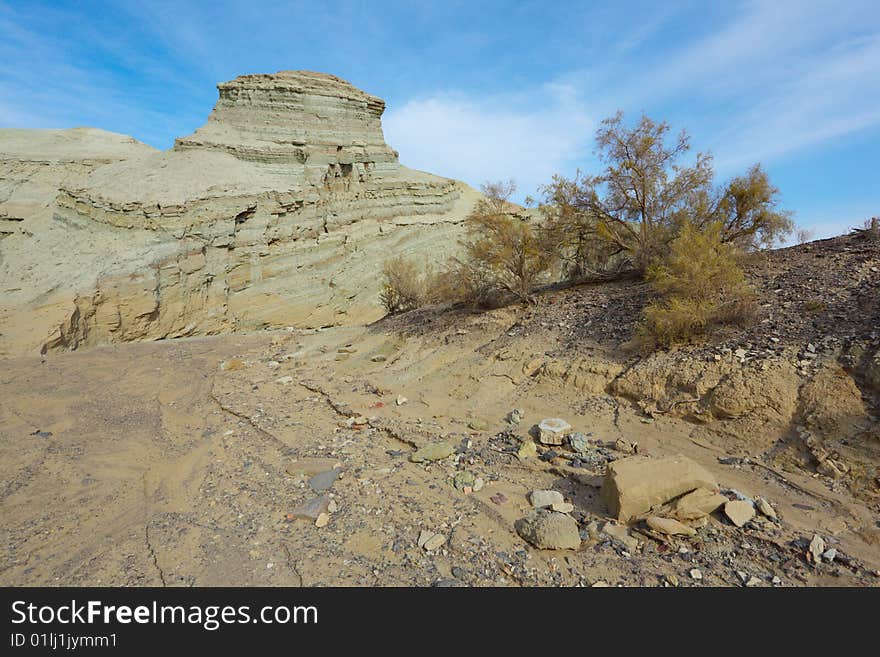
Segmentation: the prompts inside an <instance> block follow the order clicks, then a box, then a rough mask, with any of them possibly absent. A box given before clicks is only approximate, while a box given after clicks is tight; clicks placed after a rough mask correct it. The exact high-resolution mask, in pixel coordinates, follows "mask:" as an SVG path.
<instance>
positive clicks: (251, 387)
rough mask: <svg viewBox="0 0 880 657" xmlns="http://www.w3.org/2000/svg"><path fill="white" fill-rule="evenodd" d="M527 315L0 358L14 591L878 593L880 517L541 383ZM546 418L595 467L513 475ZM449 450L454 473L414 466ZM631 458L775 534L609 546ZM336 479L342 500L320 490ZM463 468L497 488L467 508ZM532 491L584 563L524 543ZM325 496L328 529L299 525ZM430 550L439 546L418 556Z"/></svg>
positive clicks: (2, 577) (6, 536)
mask: <svg viewBox="0 0 880 657" xmlns="http://www.w3.org/2000/svg"><path fill="white" fill-rule="evenodd" d="M518 312H520V311H518V310H517V309H502V310H499V311H494V312H492V313H486V314H484V315H480V316H478V317H471V318H466V319H464V320H462V321H461V322H460V323H459V324H458V325H453V326H448V327H446V328H444V329H442V330H440V331H439V332H438V333H437V334H434V335H421V336H418V335H415V336H414V335H408V336H407V335H404V334H402V333H400V332H394V331H392V330H389V329H383V328H381V327H379V328H377V327H355V328H334V329H328V330H324V331H318V332H272V333H268V332H267V333H259V334H252V335H244V336H243V335H231V336H220V337H206V338H190V339H182V340H175V341H161V342H151V343H138V344H121V345H113V346H106V347H98V348H94V349H91V350H86V351H81V352H72V353H61V354H50V355H48V356H46V357H44V358H43V359H41V358H39V357H32V358H30V357H29V358H14V359H7V360H5V361H4V362H3V364H2V375H0V474H2V477H0V480H2V488H0V510H2V517H3V529H2V538H0V584H3V585H136V586H138V585H151V586H162V585H166V586H191V585H201V586H211V585H270V586H333V585H336V586H351V585H360V586H364V585H366V586H375V585H380V586H394V585H417V586H428V585H438V584H439V585H455V584H464V585H474V586H481V585H502V586H504V585H512V586H518V585H542V586H547V585H595V584H597V583H598V584H602V583H605V584H610V585H617V584H622V585H648V586H658V585H681V586H691V585H699V586H707V585H716V586H717V585H731V586H742V585H743V583H744V582H745V581H747V580H748V581H749V582H751V584H750V585H754V584H756V583H757V584H760V585H766V586H772V585H776V586H803V585H857V586H864V585H871V586H873V585H877V584H878V583H880V577H878V575H877V574H878V570H877V569H878V568H880V547H878V546H880V540H878V531H877V529H876V508H874V507H873V506H872V504H873V503H872V502H871V501H870V500H867V501H866V500H863V499H855V498H854V497H853V496H852V495H851V494H850V493H849V491H848V490H847V489H846V488H844V487H840V486H834V485H833V484H829V483H828V482H827V481H825V480H823V479H817V478H815V477H811V476H810V475H809V473H806V472H796V471H791V472H789V471H785V472H782V471H780V470H778V469H776V468H775V467H773V466H772V464H767V463H764V462H763V461H762V458H761V455H753V456H752V457H751V458H736V459H726V460H725V462H726V463H727V464H723V463H722V462H720V461H719V458H724V457H726V456H729V454H731V453H741V451H737V450H733V451H731V449H730V447H731V446H730V444H729V440H730V438H729V436H725V435H724V434H723V432H717V431H715V430H713V428H712V427H711V426H704V425H701V424H695V423H693V422H687V421H685V420H684V419H682V418H678V417H672V416H658V417H656V418H655V419H654V420H652V421H650V422H647V423H646V421H645V417H644V415H643V414H642V413H641V412H639V410H638V408H637V407H636V405H635V404H633V403H630V402H627V401H625V400H623V399H621V398H617V397H613V396H610V395H608V394H606V393H605V392H599V393H597V394H585V393H584V392H583V391H582V390H578V389H572V388H570V387H566V386H564V385H562V384H561V383H560V382H559V381H558V380H555V379H552V378H549V379H544V378H542V377H536V376H529V366H528V362H529V361H530V360H531V359H533V358H534V356H535V354H541V353H542V352H543V350H544V349H547V348H550V346H551V344H552V343H554V340H555V339H556V338H554V337H553V336H552V335H550V334H547V335H540V334H532V335H530V336H529V337H528V339H527V341H525V339H523V341H522V342H521V343H520V344H517V343H516V341H515V340H513V341H511V340H510V339H509V337H508V336H509V334H508V333H507V329H508V327H510V326H511V325H512V324H514V323H515V322H516V321H517V316H516V313H518ZM499 337H504V340H503V341H500V340H497V338H499ZM502 343H503V345H504V346H503V347H500V346H496V344H502ZM596 348H597V349H600V347H598V346H597V347H596ZM401 397H402V398H405V399H402V398H401ZM399 398H400V399H399ZM398 402H401V403H398ZM512 408H520V409H522V410H523V412H524V419H523V421H522V423H521V425H519V426H518V427H513V426H508V424H507V422H506V419H505V417H506V415H507V414H508V412H509V411H510V410H511V409H512ZM545 417H562V418H566V419H567V420H568V421H569V422H570V423H571V424H572V425H573V427H574V429H576V430H578V431H582V432H585V433H587V432H591V433H592V436H591V438H592V439H594V440H598V441H602V443H603V444H604V445H606V446H607V447H602V448H601V449H599V448H597V450H596V454H597V460H596V461H595V462H591V463H583V462H581V463H579V464H576V465H572V464H571V462H570V461H569V460H568V459H566V458H557V459H550V460H542V459H541V458H531V459H526V460H520V459H518V458H517V456H516V455H515V452H516V450H517V446H518V440H517V439H516V437H515V435H516V434H525V432H526V431H527V429H528V427H530V426H531V425H533V424H535V423H537V422H539V421H540V420H541V419H543V418H545ZM441 439H444V440H450V441H452V442H453V443H455V445H457V446H458V449H457V452H458V453H457V454H456V455H454V456H453V457H450V458H447V459H444V460H442V461H438V462H434V463H413V462H411V461H410V460H409V458H408V457H409V455H410V454H411V453H412V451H413V450H414V449H415V448H418V447H423V446H425V445H428V444H432V443H435V442H438V441H439V440H441ZM618 439H623V440H624V441H631V442H638V443H639V451H640V452H641V453H646V454H649V455H652V456H663V455H668V454H684V455H686V456H689V457H691V458H693V459H695V460H697V461H699V462H700V463H701V464H703V465H704V466H706V467H707V468H708V469H709V470H710V471H711V472H712V473H713V474H714V475H715V476H716V477H717V479H718V481H719V483H720V484H721V486H722V487H723V488H730V489H736V490H738V491H742V492H744V493H746V494H748V495H751V496H756V495H761V496H763V497H765V498H766V499H768V500H770V501H771V502H772V503H773V505H774V506H775V507H776V509H777V511H778V513H779V515H780V518H781V520H780V522H778V523H776V522H771V521H769V520H766V519H764V520H762V519H761V518H760V517H759V518H757V519H755V520H754V521H753V522H751V523H749V524H748V525H746V526H745V527H743V528H736V527H734V526H733V525H732V524H730V523H729V522H727V521H726V520H725V519H723V518H721V517H717V514H716V516H712V517H711V519H710V521H709V523H708V525H706V526H705V527H702V528H701V529H700V530H699V532H698V534H697V535H696V536H694V537H663V536H659V535H652V534H651V533H650V532H646V531H643V530H640V529H639V528H638V527H634V528H632V529H631V530H630V536H629V537H628V539H627V540H626V541H624V542H621V541H619V540H617V539H613V538H611V537H610V536H608V535H606V534H603V533H602V532H601V531H600V530H599V528H601V527H602V525H603V524H604V523H605V522H606V521H607V520H608V518H607V511H606V509H605V508H604V506H603V504H602V502H601V501H600V496H599V486H600V484H601V476H602V473H603V470H604V465H605V461H606V460H607V459H608V458H616V457H618V456H622V455H620V454H616V453H615V450H614V449H613V448H612V447H610V445H611V444H613V443H614V442H615V441H617V440H618ZM544 457H545V458H546V457H547V455H546V453H545V454H544ZM603 459H604V460H603ZM334 468H338V478H336V479H335V481H332V476H330V477H329V479H330V480H331V481H329V482H328V481H323V482H321V483H320V485H318V484H316V480H315V479H310V477H312V476H313V475H314V474H316V473H324V472H327V471H328V470H331V469H334ZM461 471H467V472H470V473H473V474H474V475H475V476H476V477H479V478H480V479H482V480H483V483H484V485H483V486H482V488H480V489H479V490H476V491H474V490H470V489H468V490H460V489H459V488H456V486H455V485H454V483H453V478H454V476H455V475H456V473H458V472H461ZM319 478H320V477H319ZM324 479H327V478H326V477H324ZM328 485H329V488H326V487H327V486H328ZM313 487H315V488H319V489H320V488H324V489H325V490H318V491H316V490H313ZM478 488H479V487H478ZM536 489H556V490H558V491H560V492H562V493H563V494H564V495H565V497H566V498H567V499H569V500H570V501H571V502H572V503H573V504H574V507H575V509H574V511H573V512H572V515H573V516H574V517H575V519H576V520H578V522H579V525H580V527H581V530H582V531H581V533H582V536H583V537H584V540H583V542H582V543H581V547H580V549H578V550H559V551H550V550H538V549H535V548H533V547H531V546H530V545H529V544H527V543H526V542H524V541H523V540H522V539H521V538H520V537H519V536H518V535H517V533H516V532H515V531H514V523H515V522H516V520H517V519H519V518H521V517H523V516H524V515H525V514H526V513H527V512H528V510H529V508H530V505H529V502H528V497H527V496H528V493H529V492H530V491H532V490H536ZM319 495H326V498H325V501H332V505H331V506H330V509H329V510H328V511H332V512H328V513H327V515H325V516H323V517H322V518H321V520H319V521H318V522H317V523H316V522H315V521H314V520H313V519H311V520H310V519H300V518H297V517H296V516H297V515H298V512H297V509H300V508H301V507H302V506H303V505H304V504H305V503H307V502H309V501H310V500H314V499H315V498H316V497H318V496H319ZM322 508H326V507H322ZM319 525H320V526H319ZM815 533H819V534H821V535H822V536H823V537H824V538H825V540H826V541H827V542H828V544H829V546H833V547H835V548H836V549H837V550H838V554H839V555H840V556H839V557H838V558H837V559H836V560H835V561H833V562H832V563H820V564H818V565H815V564H811V563H808V561H807V560H806V559H805V558H804V555H805V551H806V545H805V543H804V541H805V540H806V542H807V543H808V542H809V540H810V539H811V537H812V536H813V535H814V534H815ZM435 534H439V535H441V536H442V539H445V540H442V543H441V544H440V545H439V546H435V545H436V543H437V542H440V541H441V539H436V540H435V541H433V542H432V543H431V544H430V546H431V547H432V548H433V549H430V550H426V549H425V546H424V545H422V546H420V543H424V540H425V537H427V536H430V535H435ZM420 538H421V540H420ZM693 570H699V572H700V576H701V578H700V579H696V578H694V577H693V575H692V574H691V573H692V571H693Z"/></svg>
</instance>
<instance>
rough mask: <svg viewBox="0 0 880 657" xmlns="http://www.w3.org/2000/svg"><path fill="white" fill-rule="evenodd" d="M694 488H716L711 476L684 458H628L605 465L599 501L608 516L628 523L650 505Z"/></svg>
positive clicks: (650, 506)
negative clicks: (601, 501) (605, 507)
mask: <svg viewBox="0 0 880 657" xmlns="http://www.w3.org/2000/svg"><path fill="white" fill-rule="evenodd" d="M697 488H708V489H714V488H717V484H716V483H715V479H714V477H712V475H711V474H709V472H708V471H707V470H706V469H705V468H703V467H702V466H701V465H699V464H698V463H696V462H695V461H692V460H691V459H689V458H687V457H685V456H675V457H668V458H660V459H655V458H649V457H646V456H632V457H629V458H626V459H621V460H619V461H614V462H612V463H610V464H609V465H608V470H607V472H606V474H605V480H604V482H603V484H602V498H603V499H604V501H605V503H606V505H607V506H608V509H609V511H610V513H611V515H612V516H614V517H616V518H617V519H618V520H620V521H622V522H628V521H630V520H632V519H634V518H636V517H639V516H642V515H644V514H646V513H647V512H648V511H650V509H651V508H652V507H654V506H658V505H661V504H665V503H666V502H668V501H670V500H671V499H673V498H676V497H678V496H679V495H682V494H684V493H688V492H690V491H693V490H695V489H697Z"/></svg>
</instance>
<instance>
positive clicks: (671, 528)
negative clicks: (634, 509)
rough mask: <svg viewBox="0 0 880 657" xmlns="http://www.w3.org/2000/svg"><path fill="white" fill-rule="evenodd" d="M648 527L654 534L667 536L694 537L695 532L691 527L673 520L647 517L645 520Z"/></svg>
mask: <svg viewBox="0 0 880 657" xmlns="http://www.w3.org/2000/svg"><path fill="white" fill-rule="evenodd" d="M647 523H648V527H650V528H651V529H653V530H654V531H655V532H660V533H661V534H668V535H670V536H678V535H681V536H694V535H695V534H696V533H697V532H696V530H695V529H693V528H692V527H688V526H687V525H685V524H683V523H680V522H679V521H678V520H675V519H673V518H661V517H659V516H649V517H648V519H647Z"/></svg>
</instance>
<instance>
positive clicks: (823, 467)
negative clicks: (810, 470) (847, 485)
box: [816, 459, 846, 479]
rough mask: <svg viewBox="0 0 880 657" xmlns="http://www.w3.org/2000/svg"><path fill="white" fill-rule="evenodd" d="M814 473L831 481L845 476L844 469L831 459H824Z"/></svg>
mask: <svg viewBox="0 0 880 657" xmlns="http://www.w3.org/2000/svg"><path fill="white" fill-rule="evenodd" d="M816 471H817V472H818V473H819V474H823V475H825V476H826V477H830V478H831V479H839V478H840V477H842V476H843V475H845V474H846V471H845V469H844V467H843V466H842V465H841V464H840V463H838V462H837V461H834V460H833V459H825V460H824V461H822V462H821V463H820V464H819V465H818V466H817V467H816Z"/></svg>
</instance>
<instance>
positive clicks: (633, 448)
mask: <svg viewBox="0 0 880 657" xmlns="http://www.w3.org/2000/svg"><path fill="white" fill-rule="evenodd" d="M614 449H616V450H617V451H618V452H623V453H624V454H636V453H638V451H639V444H638V443H631V442H629V441H628V440H624V439H623V438H618V439H617V440H616V441H614Z"/></svg>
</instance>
